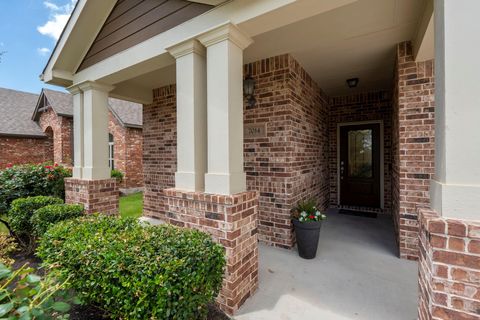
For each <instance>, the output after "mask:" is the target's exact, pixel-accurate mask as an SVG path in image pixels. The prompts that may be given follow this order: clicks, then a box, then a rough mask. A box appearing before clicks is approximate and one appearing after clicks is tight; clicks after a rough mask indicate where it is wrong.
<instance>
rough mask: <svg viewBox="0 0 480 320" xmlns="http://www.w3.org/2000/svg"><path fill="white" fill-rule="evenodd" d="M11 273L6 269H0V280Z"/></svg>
mask: <svg viewBox="0 0 480 320" xmlns="http://www.w3.org/2000/svg"><path fill="white" fill-rule="evenodd" d="M11 273H12V272H11V271H10V270H8V269H0V279H4V278H6V277H8V276H9V275H10V274H11Z"/></svg>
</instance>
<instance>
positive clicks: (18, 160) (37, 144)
mask: <svg viewBox="0 0 480 320" xmlns="http://www.w3.org/2000/svg"><path fill="white" fill-rule="evenodd" d="M50 145H51V142H50V141H49V140H48V139H47V138H19V137H7V136H0V170H1V169H5V168H6V167H7V166H9V165H14V164H26V163H42V162H45V161H48V160H50V154H49V151H50Z"/></svg>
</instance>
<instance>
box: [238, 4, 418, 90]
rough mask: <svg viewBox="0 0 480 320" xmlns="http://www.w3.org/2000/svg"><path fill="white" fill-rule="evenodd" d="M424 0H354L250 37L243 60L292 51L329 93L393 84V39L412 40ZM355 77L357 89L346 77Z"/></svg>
mask: <svg viewBox="0 0 480 320" xmlns="http://www.w3.org/2000/svg"><path fill="white" fill-rule="evenodd" d="M425 6H426V1H425V0H359V1H357V2H354V3H352V4H350V5H347V6H344V7H340V8H338V9H335V10H332V11H329V12H326V13H323V14H319V15H316V16H313V17H311V18H308V19H305V20H302V21H299V22H296V23H292V24H290V25H287V26H284V27H282V28H279V29H276V30H272V31H270V32H267V33H263V34H260V35H258V36H256V37H254V40H255V42H254V44H253V45H252V46H251V47H249V48H247V50H246V51H245V60H246V62H252V61H256V60H260V59H262V58H266V57H270V56H275V55H277V54H282V53H291V54H292V55H293V56H294V57H295V58H296V59H297V60H298V61H299V62H300V64H301V65H302V66H303V67H304V68H305V69H306V70H307V72H309V74H310V75H311V76H312V77H313V79H314V80H315V81H316V82H317V84H318V85H319V86H320V87H321V88H322V89H324V90H325V91H326V93H327V94H329V95H331V96H336V95H343V94H349V93H352V91H364V90H372V89H390V88H391V87H392V84H393V66H394V62H395V45H396V44H397V43H399V42H402V41H407V40H413V38H414V37H415V34H416V30H417V29H418V26H419V24H420V19H421V16H422V14H423V11H424V8H425ZM354 77H358V78H360V83H359V86H358V87H357V89H354V90H352V89H349V88H348V87H347V86H346V84H345V80H346V79H348V78H354Z"/></svg>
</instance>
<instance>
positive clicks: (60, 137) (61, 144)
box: [38, 108, 73, 166]
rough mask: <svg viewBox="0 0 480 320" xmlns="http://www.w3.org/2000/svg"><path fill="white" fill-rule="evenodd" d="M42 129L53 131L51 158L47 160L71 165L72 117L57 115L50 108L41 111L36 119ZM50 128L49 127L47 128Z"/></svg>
mask: <svg viewBox="0 0 480 320" xmlns="http://www.w3.org/2000/svg"><path fill="white" fill-rule="evenodd" d="M38 124H39V126H40V128H42V131H43V132H45V133H47V132H48V131H49V130H50V129H51V130H52V131H53V158H51V157H50V158H49V159H48V160H50V161H53V162H55V163H59V164H63V165H66V166H71V165H72V164H73V139H72V132H73V118H67V117H62V116H58V115H57V114H56V113H55V111H53V109H52V108H49V109H48V110H47V111H45V112H42V114H41V115H40V118H39V120H38ZM49 128H50V129H49Z"/></svg>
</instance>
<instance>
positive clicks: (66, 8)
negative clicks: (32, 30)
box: [37, 0, 77, 40]
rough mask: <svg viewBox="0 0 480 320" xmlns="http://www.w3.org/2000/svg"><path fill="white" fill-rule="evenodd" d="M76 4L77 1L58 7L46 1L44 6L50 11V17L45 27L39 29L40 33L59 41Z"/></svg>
mask: <svg viewBox="0 0 480 320" xmlns="http://www.w3.org/2000/svg"><path fill="white" fill-rule="evenodd" d="M76 2H77V0H68V2H67V3H66V4H64V5H57V4H55V3H53V2H52V1H44V2H43V5H44V6H45V7H46V8H47V9H48V10H49V11H50V17H49V20H48V21H47V22H46V23H45V24H44V25H42V26H38V27H37V30H38V32H40V33H41V34H43V35H45V36H49V37H51V38H53V39H54V40H58V38H60V35H61V34H62V31H63V28H64V27H65V24H67V21H68V18H69V17H70V15H71V14H72V11H73V8H74V7H75V3H76Z"/></svg>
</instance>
